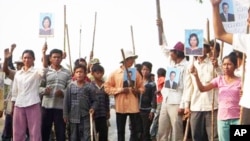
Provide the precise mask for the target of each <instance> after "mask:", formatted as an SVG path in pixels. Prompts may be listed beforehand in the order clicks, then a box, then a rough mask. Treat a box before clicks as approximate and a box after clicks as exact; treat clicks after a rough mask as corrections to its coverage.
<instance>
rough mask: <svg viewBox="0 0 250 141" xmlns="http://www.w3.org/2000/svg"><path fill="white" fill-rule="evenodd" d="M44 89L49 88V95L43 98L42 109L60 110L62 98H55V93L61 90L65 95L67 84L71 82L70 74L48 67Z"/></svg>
mask: <svg viewBox="0 0 250 141" xmlns="http://www.w3.org/2000/svg"><path fill="white" fill-rule="evenodd" d="M44 79H45V81H46V87H49V88H51V93H50V94H48V95H44V96H43V100H42V107H44V108H48V109H52V108H53V109H62V108H63V97H56V96H55V92H56V91H57V90H61V91H62V92H63V94H65V91H66V88H67V85H68V83H70V80H71V73H70V71H69V70H67V69H65V68H63V67H61V69H59V70H55V69H53V68H51V67H48V68H47V69H46V71H45V78H44Z"/></svg>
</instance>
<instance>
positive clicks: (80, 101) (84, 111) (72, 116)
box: [63, 81, 98, 123]
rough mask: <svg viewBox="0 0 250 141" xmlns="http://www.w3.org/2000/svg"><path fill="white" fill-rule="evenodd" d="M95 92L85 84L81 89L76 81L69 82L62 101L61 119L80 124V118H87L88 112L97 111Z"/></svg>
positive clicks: (88, 84)
mask: <svg viewBox="0 0 250 141" xmlns="http://www.w3.org/2000/svg"><path fill="white" fill-rule="evenodd" d="M97 106H98V102H97V99H96V96H95V90H94V89H93V88H91V86H90V83H88V82H86V83H85V84H84V85H83V86H82V87H79V86H78V85H77V82H76V81H73V82H71V83H70V84H69V85H68V87H67V90H66V94H65V97H64V101H63V117H64V118H68V119H69V121H70V122H71V123H80V119H81V117H86V116H89V110H90V109H91V108H92V109H94V110H96V109H97Z"/></svg>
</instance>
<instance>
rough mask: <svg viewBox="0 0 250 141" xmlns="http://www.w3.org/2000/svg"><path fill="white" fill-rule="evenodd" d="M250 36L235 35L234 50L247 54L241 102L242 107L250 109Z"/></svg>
mask: <svg viewBox="0 0 250 141" xmlns="http://www.w3.org/2000/svg"><path fill="white" fill-rule="evenodd" d="M249 45H250V35H249V34H234V35H233V46H232V47H233V49H235V50H238V51H241V52H244V53H245V54H246V56H247V57H246V64H245V78H244V83H243V84H242V85H243V86H242V87H243V95H242V97H241V100H240V105H241V106H243V107H246V108H250V102H249V99H250V91H249V88H248V85H249V84H250V73H249V62H250V50H249Z"/></svg>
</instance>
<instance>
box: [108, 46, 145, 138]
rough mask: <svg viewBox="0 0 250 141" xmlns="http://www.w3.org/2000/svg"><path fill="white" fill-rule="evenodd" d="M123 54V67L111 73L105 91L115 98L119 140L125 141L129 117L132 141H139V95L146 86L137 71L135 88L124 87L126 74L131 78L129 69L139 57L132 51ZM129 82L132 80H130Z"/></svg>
mask: <svg viewBox="0 0 250 141" xmlns="http://www.w3.org/2000/svg"><path fill="white" fill-rule="evenodd" d="M122 52H123V50H122ZM122 54H123V59H122V60H121V63H122V64H123V65H121V66H120V67H119V68H118V69H117V70H115V71H114V72H112V73H111V75H110V76H109V78H108V79H107V81H106V82H105V83H104V89H105V91H106V92H107V93H108V94H109V95H114V96H115V110H116V124H117V136H118V139H117V140H118V141H125V125H126V119H127V116H129V118H130V122H131V136H130V141H139V137H140V131H138V126H140V125H138V124H140V119H139V117H140V116H139V100H138V95H139V94H142V93H143V92H144V84H143V81H142V77H141V75H140V74H139V72H137V71H136V76H135V84H134V86H131V85H129V86H128V87H124V86H123V81H124V80H123V79H124V78H123V77H124V73H127V76H128V77H129V74H128V68H130V67H131V66H132V65H133V64H134V61H135V59H136V58H137V57H138V56H137V55H135V54H133V52H132V51H125V52H123V53H122ZM128 80H130V79H129V78H128ZM126 140H128V139H126Z"/></svg>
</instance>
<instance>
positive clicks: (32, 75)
mask: <svg viewBox="0 0 250 141" xmlns="http://www.w3.org/2000/svg"><path fill="white" fill-rule="evenodd" d="M43 75H44V69H35V68H34V67H31V68H29V69H28V70H27V71H24V70H23V68H22V69H21V70H19V71H17V72H16V74H15V77H14V81H13V87H12V98H11V101H15V106H17V107H28V106H31V105H34V104H37V103H40V96H39V85H40V81H41V79H42V77H43Z"/></svg>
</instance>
